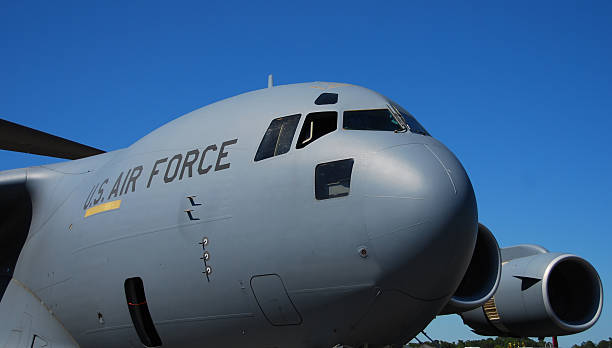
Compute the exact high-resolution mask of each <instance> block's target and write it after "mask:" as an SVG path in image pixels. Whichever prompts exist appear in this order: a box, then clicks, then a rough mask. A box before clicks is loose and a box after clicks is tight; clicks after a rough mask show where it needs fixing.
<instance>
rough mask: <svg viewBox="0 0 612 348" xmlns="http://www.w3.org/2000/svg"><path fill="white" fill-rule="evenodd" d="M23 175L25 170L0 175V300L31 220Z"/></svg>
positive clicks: (25, 176)
mask: <svg viewBox="0 0 612 348" xmlns="http://www.w3.org/2000/svg"><path fill="white" fill-rule="evenodd" d="M26 178H27V172H26V170H25V169H15V170H10V171H6V172H2V173H1V174H0V299H2V297H3V295H4V291H5V290H6V287H7V286H8V284H9V282H10V280H11V278H12V277H13V271H14V270H15V265H16V264H17V259H18V258H19V254H20V253H21V249H22V248H23V245H24V244H25V241H26V238H27V236H28V233H29V230H30V222H31V221H32V200H31V198H30V193H29V192H28V189H27V188H26V181H27V179H26Z"/></svg>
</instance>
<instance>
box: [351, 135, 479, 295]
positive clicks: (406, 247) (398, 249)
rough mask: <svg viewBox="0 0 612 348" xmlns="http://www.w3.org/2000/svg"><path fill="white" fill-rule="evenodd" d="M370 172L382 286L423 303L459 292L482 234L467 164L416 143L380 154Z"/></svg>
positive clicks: (368, 206)
mask: <svg viewBox="0 0 612 348" xmlns="http://www.w3.org/2000/svg"><path fill="white" fill-rule="evenodd" d="M365 173H366V175H364V176H363V179H364V185H365V187H364V192H365V207H364V208H365V217H366V229H367V232H368V237H369V239H370V243H371V244H372V247H373V252H374V254H373V255H372V256H373V258H375V259H376V260H377V261H378V263H379V267H380V269H381V271H382V274H381V278H382V279H381V280H380V281H381V285H383V286H385V287H387V288H395V289H399V290H402V291H405V292H406V293H408V294H409V295H411V296H413V297H415V298H419V299H423V300H434V299H439V298H443V297H445V296H449V295H450V294H452V293H453V292H454V291H455V289H456V287H457V286H458V285H459V283H460V282H461V279H462V277H463V274H464V272H465V270H466V269H467V266H468V264H469V261H470V258H471V256H472V251H473V248H474V245H475V242H476V233H477V228H478V217H477V209H476V200H475V197H474V191H473V189H472V185H471V183H470V180H469V178H468V176H467V174H466V173H465V170H464V169H463V167H462V166H461V163H460V162H459V161H458V160H457V159H456V157H455V156H454V155H453V154H452V153H451V152H450V151H449V150H448V149H446V148H445V147H444V146H443V145H435V146H432V145H425V144H408V145H400V146H394V147H391V148H387V149H384V150H382V151H379V152H377V153H375V154H373V155H372V156H371V157H369V158H368V160H367V164H366V167H365Z"/></svg>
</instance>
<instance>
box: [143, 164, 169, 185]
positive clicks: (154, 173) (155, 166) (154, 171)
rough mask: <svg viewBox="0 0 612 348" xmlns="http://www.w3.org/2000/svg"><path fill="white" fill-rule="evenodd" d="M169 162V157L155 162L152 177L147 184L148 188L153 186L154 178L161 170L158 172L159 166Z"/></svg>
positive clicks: (150, 176)
mask: <svg viewBox="0 0 612 348" xmlns="http://www.w3.org/2000/svg"><path fill="white" fill-rule="evenodd" d="M167 160H168V157H166V158H162V159H158V160H157V161H155V164H154V165H153V170H151V175H149V182H148V183H147V188H149V187H150V186H151V180H153V177H154V176H155V175H157V174H158V173H159V170H157V165H158V164H162V163H164V162H166V161H167Z"/></svg>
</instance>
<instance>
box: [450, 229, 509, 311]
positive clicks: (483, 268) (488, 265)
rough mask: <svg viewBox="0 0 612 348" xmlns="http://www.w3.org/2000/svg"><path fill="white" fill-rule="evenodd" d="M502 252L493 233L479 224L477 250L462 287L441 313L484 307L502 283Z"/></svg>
mask: <svg viewBox="0 0 612 348" xmlns="http://www.w3.org/2000/svg"><path fill="white" fill-rule="evenodd" d="M500 276H501V255H500V251H499V246H498V244H497V240H496V239H495V237H494V236H493V233H491V231H490V230H489V229H488V228H487V227H486V226H485V225H483V224H481V223H478V235H477V237H476V246H475V247H474V253H473V254H472V259H471V261H470V264H469V266H468V269H467V271H466V272H465V275H464V276H463V280H461V284H459V288H457V291H455V294H454V295H453V297H451V299H450V300H449V301H448V303H447V304H446V306H445V307H444V308H443V309H442V312H441V313H440V314H451V313H460V312H465V311H468V310H470V309H474V308H478V307H480V306H482V305H483V304H484V303H485V302H487V300H489V299H490V298H491V297H492V296H493V294H494V293H495V290H497V287H498V285H499V279H500Z"/></svg>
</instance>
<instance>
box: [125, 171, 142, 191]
mask: <svg viewBox="0 0 612 348" xmlns="http://www.w3.org/2000/svg"><path fill="white" fill-rule="evenodd" d="M136 172H138V173H136ZM140 174H142V166H138V167H135V168H134V170H132V175H131V176H130V179H129V180H128V183H127V185H126V186H125V191H124V192H123V193H127V192H128V190H129V189H130V184H132V192H134V190H135V189H136V180H137V179H138V178H139V177H140Z"/></svg>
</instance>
